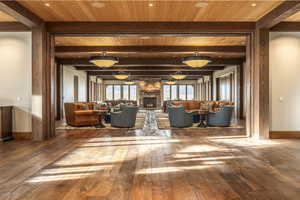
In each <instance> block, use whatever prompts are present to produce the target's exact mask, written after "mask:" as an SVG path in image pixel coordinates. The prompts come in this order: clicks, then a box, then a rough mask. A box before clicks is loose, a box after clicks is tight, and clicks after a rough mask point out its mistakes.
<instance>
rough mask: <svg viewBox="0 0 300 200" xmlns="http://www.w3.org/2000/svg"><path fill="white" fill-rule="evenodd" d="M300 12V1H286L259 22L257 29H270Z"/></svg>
mask: <svg viewBox="0 0 300 200" xmlns="http://www.w3.org/2000/svg"><path fill="white" fill-rule="evenodd" d="M299 10H300V1H284V2H283V3H281V4H280V5H279V6H277V7H276V8H274V9H273V10H272V11H271V12H269V13H268V14H266V15H265V16H263V17H262V18H261V19H260V20H258V21H257V23H256V26H257V28H265V29H270V28H272V27H273V26H275V25H277V24H278V23H280V22H282V21H283V20H285V19H286V18H288V17H289V16H291V15H293V14H295V13H296V12H298V11H299Z"/></svg>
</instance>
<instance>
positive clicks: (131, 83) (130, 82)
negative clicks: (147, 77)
mask: <svg viewBox="0 0 300 200" xmlns="http://www.w3.org/2000/svg"><path fill="white" fill-rule="evenodd" d="M124 83H125V84H126V85H133V84H135V82H134V81H125V82H124Z"/></svg>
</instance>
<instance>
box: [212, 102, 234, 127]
mask: <svg viewBox="0 0 300 200" xmlns="http://www.w3.org/2000/svg"><path fill="white" fill-rule="evenodd" d="M232 112H233V106H224V107H222V108H220V111H218V112H211V113H209V114H208V117H207V125H208V126H223V127H226V126H230V124H231V117H232Z"/></svg>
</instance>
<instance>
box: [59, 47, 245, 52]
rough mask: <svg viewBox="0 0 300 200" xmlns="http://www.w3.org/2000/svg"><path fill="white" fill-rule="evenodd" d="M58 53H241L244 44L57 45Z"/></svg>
mask: <svg viewBox="0 0 300 200" xmlns="http://www.w3.org/2000/svg"><path fill="white" fill-rule="evenodd" d="M55 51H56V52H58V53H61V52H64V53H66V52H67V53H73V52H76V53H77V52H221V53H243V52H245V51H246V47H245V46H57V47H55Z"/></svg>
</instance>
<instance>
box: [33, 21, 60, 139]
mask: <svg viewBox="0 0 300 200" xmlns="http://www.w3.org/2000/svg"><path fill="white" fill-rule="evenodd" d="M54 77H55V65H54V35H52V34H49V33H47V31H46V28H45V26H44V25H41V26H38V27H34V28H33V29H32V134H33V139H34V140H45V139H48V138H51V137H53V136H55V106H54V102H55V80H54Z"/></svg>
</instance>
